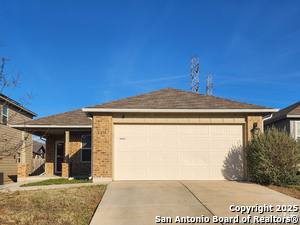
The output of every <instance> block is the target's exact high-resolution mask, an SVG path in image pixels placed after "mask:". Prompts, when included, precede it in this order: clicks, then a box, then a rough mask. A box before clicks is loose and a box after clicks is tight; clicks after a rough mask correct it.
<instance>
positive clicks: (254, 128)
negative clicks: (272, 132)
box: [252, 123, 260, 135]
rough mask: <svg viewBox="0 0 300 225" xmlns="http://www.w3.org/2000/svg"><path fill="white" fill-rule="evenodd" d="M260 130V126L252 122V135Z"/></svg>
mask: <svg viewBox="0 0 300 225" xmlns="http://www.w3.org/2000/svg"><path fill="white" fill-rule="evenodd" d="M259 132H260V128H259V127H258V126H257V123H253V129H252V133H253V134H254V135H258V134H259Z"/></svg>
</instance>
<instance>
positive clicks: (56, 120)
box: [12, 109, 92, 127]
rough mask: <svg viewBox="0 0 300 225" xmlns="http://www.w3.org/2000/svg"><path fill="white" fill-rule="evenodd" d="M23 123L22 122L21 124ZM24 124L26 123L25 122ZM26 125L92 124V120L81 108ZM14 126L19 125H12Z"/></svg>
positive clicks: (29, 122)
mask: <svg viewBox="0 0 300 225" xmlns="http://www.w3.org/2000/svg"><path fill="white" fill-rule="evenodd" d="M20 125H21V124H20ZM23 125H24V123H23ZM26 125H46V126H48V125H60V126H70V125H71V126H91V125H92V122H91V120H90V119H89V118H87V117H86V115H85V113H84V112H83V111H82V110H81V109H77V110H73V111H69V112H65V113H59V114H55V115H52V116H46V117H42V118H39V119H35V120H31V121H28V122H26V123H25V126H26ZM12 127H17V126H15V125H12Z"/></svg>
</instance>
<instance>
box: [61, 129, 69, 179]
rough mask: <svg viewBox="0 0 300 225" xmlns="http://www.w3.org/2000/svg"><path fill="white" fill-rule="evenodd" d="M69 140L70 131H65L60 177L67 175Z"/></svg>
mask: <svg viewBox="0 0 300 225" xmlns="http://www.w3.org/2000/svg"><path fill="white" fill-rule="evenodd" d="M69 142H70V132H69V131H65V160H64V162H63V163H62V171H61V176H62V177H69Z"/></svg>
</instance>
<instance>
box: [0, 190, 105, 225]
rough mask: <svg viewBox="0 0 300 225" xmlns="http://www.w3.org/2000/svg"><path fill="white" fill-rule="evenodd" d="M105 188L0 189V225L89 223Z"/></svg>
mask: <svg viewBox="0 0 300 225" xmlns="http://www.w3.org/2000/svg"><path fill="white" fill-rule="evenodd" d="M106 187H107V185H96V186H82V187H72V188H58V189H43V190H31V191H10V192H0V224H9V225H10V224H89V222H90V220H91V218H92V215H93V213H94V211H95V209H96V207H97V205H98V204H99V202H100V200H101V198H102V196H103V194H104V192H105V190H106Z"/></svg>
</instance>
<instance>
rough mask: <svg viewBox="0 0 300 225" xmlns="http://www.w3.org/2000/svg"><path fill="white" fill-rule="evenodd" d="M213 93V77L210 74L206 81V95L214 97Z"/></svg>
mask: <svg viewBox="0 0 300 225" xmlns="http://www.w3.org/2000/svg"><path fill="white" fill-rule="evenodd" d="M212 91H213V82H212V77H211V75H210V74H208V76H207V79H206V94H207V95H212Z"/></svg>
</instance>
